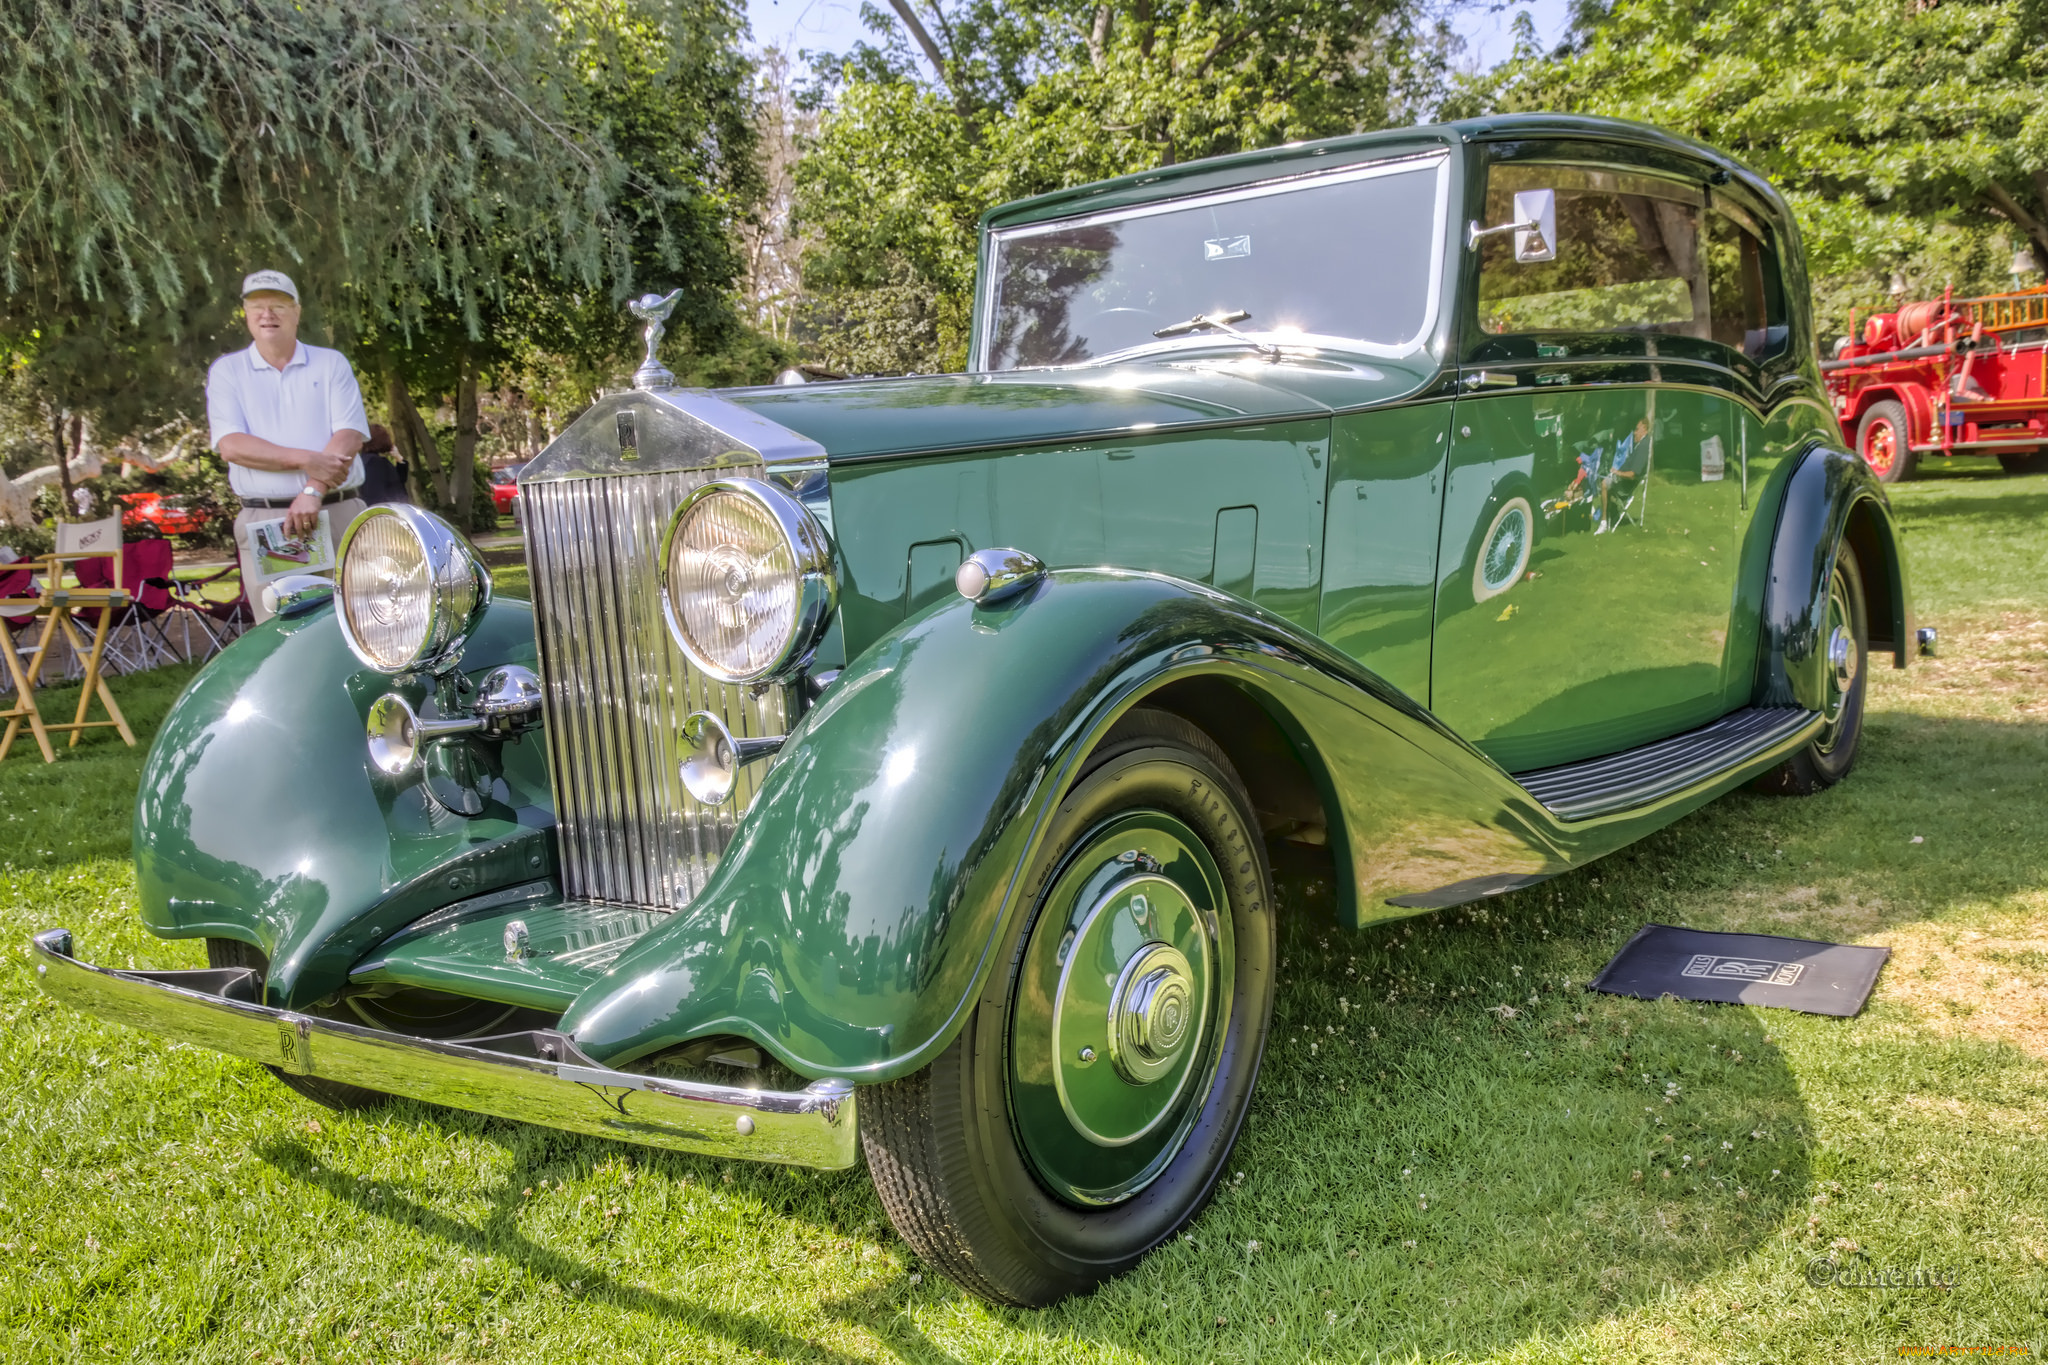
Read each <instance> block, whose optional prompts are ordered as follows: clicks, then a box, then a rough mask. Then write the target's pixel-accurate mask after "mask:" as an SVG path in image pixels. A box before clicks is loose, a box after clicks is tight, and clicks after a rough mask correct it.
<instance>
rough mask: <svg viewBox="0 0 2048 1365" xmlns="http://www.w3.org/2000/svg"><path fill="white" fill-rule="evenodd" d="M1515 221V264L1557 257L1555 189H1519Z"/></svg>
mask: <svg viewBox="0 0 2048 1365" xmlns="http://www.w3.org/2000/svg"><path fill="white" fill-rule="evenodd" d="M1515 222H1516V224H1517V226H1516V228H1515V264H1517V265H1536V264H1539V263H1541V262H1543V261H1554V260H1556V259H1557V191H1556V190H1519V191H1517V192H1516V194H1515ZM1524 225H1526V226H1524Z"/></svg>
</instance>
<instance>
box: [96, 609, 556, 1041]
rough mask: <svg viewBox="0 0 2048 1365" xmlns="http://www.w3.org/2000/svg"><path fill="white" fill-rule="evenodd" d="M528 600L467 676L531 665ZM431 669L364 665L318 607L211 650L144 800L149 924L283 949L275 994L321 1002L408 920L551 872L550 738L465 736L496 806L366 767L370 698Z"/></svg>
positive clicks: (168, 730) (414, 684) (273, 997)
mask: <svg viewBox="0 0 2048 1365" xmlns="http://www.w3.org/2000/svg"><path fill="white" fill-rule="evenodd" d="M534 657H535V649H534V640H533V614H532V610H531V609H530V608H529V607H528V606H527V604H526V603H524V602H519V601H512V600H500V601H497V602H494V603H493V604H492V605H491V607H490V609H489V610H488V611H487V612H486V613H485V615H484V618H483V620H482V622H481V623H480V624H479V626H478V628H477V630H476V632H475V633H474V634H473V635H472V637H471V639H470V643H469V645H468V646H467V648H466V650H465V652H464V655H463V668H464V671H465V672H467V673H469V674H471V676H472V677H476V676H481V674H482V673H483V672H485V671H487V670H489V669H491V668H493V667H496V666H497V665H499V664H504V663H521V664H525V665H526V666H528V667H533V666H534ZM394 690H395V691H398V692H400V693H403V694H405V695H406V696H407V698H408V699H409V700H410V701H412V702H413V703H414V704H415V705H416V706H417V705H420V704H422V703H423V702H424V701H425V699H426V696H427V692H428V690H429V689H428V685H427V684H426V683H424V682H420V681H411V682H407V683H403V684H401V683H399V682H398V681H397V680H395V679H392V678H390V677H387V676H385V675H384V674H382V673H377V672H373V671H370V670H367V669H364V668H363V667H362V665H361V664H360V663H358V662H357V660H356V658H355V656H354V655H352V654H350V653H349V651H348V647H347V646H346V645H345V644H343V642H342V638H341V631H340V628H339V626H338V625H337V623H336V621H335V615H334V610H333V609H332V608H327V607H323V608H320V609H317V610H316V611H314V612H313V613H311V614H309V615H306V616H300V617H294V618H290V619H286V618H282V617H280V618H277V619H274V620H272V621H269V622H266V623H265V624H263V625H260V626H256V627H253V628H252V629H251V630H250V631H249V632H248V633H247V634H246V635H244V636H243V637H242V638H241V639H240V640H238V641H236V642H235V644H234V645H233V646H232V647H230V648H229V649H227V650H226V651H224V652H223V653H222V654H221V655H220V656H219V657H218V658H217V659H215V660H214V661H213V662H212V663H211V664H209V665H208V666H207V667H206V669H205V670H204V671H203V672H201V673H200V675H199V676H198V677H197V678H196V679H194V680H193V682H192V685H191V686H190V687H188V688H187V689H186V690H185V693H184V695H183V696H181V697H179V698H178V701H177V703H176V704H175V705H174V706H173V707H172V708H171V713H170V715H168V716H167V717H165V719H164V723H163V725H162V726H161V727H160V728H159V729H158V731H157V736H156V741H155V743H153V744H152V745H151V746H150V750H149V757H148V758H147V759H146V760H145V762H144V764H143V771H142V784H141V794H140V797H139V799H138V801H137V803H136V807H135V825H134V848H135V870H136V885H137V890H138V892H139V894H140V897H141V901H142V919H143V922H144V923H145V924H146V925H147V926H148V927H149V928H150V929H151V930H152V931H153V932H155V933H157V934H159V935H162V936H163V937H166V938H226V939H236V940H239V941H241V942H244V943H250V944H254V945H255V946H256V947H258V948H260V949H262V950H263V952H264V953H265V954H266V955H267V956H268V957H269V958H270V972H269V975H268V979H267V982H266V989H267V991H268V995H269V1000H270V1003H272V1004H276V1005H286V1006H300V1005H306V1004H310V1003H312V1002H314V1001H316V1000H319V999H322V998H323V997H325V996H328V995H331V994H332V993H333V992H334V991H335V990H337V989H338V988H339V987H340V986H341V985H342V983H343V982H344V980H345V979H346V977H347V973H348V969H349V966H350V965H351V964H352V963H353V962H354V961H355V960H356V959H357V958H358V957H360V956H361V955H362V954H363V953H364V952H365V951H367V950H368V949H369V948H371V947H372V946H374V945H375V944H376V943H378V942H379V941H381V940H382V939H383V938H385V937H386V936H387V935H389V934H390V933H391V932H393V931H394V930H396V929H398V928H400V927H401V926H403V925H405V924H408V923H410V922H411V921H412V920H415V919H417V918H419V917H420V916H421V915H424V914H426V913H428V912H429V911H431V910H434V909H436V908H438V907H440V906H443V905H447V904H449V903H451V902H453V901H458V900H464V899H467V898H469V897H472V896H476V895H479V894H482V893H485V892H489V891H492V890H495V889H498V888H500V887H505V886H511V885H515V884H518V883H521V882H529V881H535V880H539V879H543V878H548V877H552V876H553V875H554V866H555V853H554V836H553V829H554V814H553V802H552V798H551V797H550V796H549V794H548V773H547V757H546V747H545V742H544V740H543V739H542V737H541V736H540V735H539V734H534V735H531V736H527V737H524V738H520V739H515V740H511V741H509V742H506V743H504V744H503V745H498V744H488V743H483V742H476V741H470V742H469V743H470V744H471V747H472V751H473V752H474V753H476V754H477V755H478V756H479V758H480V759H481V760H483V761H484V762H486V763H487V764H489V765H491V766H492V767H493V768H494V771H493V772H492V774H491V790H490V796H489V799H488V801H487V804H486V806H485V808H484V811H483V814H482V815H480V816H478V817H475V818H464V817H461V816H456V815H450V814H448V813H447V812H446V811H444V810H442V809H441V808H440V807H439V806H437V805H435V804H433V803H432V802H431V801H430V800H429V799H428V798H427V797H426V795H425V792H424V791H423V789H422V787H421V785H420V783H419V782H418V781H417V780H411V781H393V780H392V779H389V778H386V777H384V776H383V775H382V774H381V773H378V772H376V771H375V770H374V769H373V768H372V767H371V765H370V761H369V754H368V750H367V748H366V747H365V744H364V739H363V734H364V730H363V723H364V718H365V716H366V715H367V714H368V711H369V707H370V703H371V702H373V701H375V700H376V699H377V698H378V697H379V696H381V695H382V694H384V693H385V692H388V691H394Z"/></svg>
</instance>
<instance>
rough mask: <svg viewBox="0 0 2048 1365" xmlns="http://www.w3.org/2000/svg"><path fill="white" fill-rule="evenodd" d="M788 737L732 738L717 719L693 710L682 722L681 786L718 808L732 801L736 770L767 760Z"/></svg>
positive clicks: (699, 799) (738, 771) (737, 776)
mask: <svg viewBox="0 0 2048 1365" xmlns="http://www.w3.org/2000/svg"><path fill="white" fill-rule="evenodd" d="M788 738H789V736H788V735H769V736H767V737H765V738H762V739H734V738H733V737H732V731H730V730H728V729H726V728H725V722H724V721H722V720H720V719H719V718H718V717H717V716H715V715H713V714H711V712H709V711H693V712H691V713H690V714H689V715H688V716H686V717H685V718H684V719H683V733H682V752H683V761H682V763H681V765H680V771H681V774H682V779H683V786H684V787H686V788H688V789H689V792H690V795H692V796H694V797H696V798H697V800H698V801H700V802H702V803H703V804H704V805H707V806H722V805H724V804H725V803H726V802H727V801H729V800H731V799H732V788H733V784H734V783H735V782H737V781H738V780H739V775H740V769H741V768H744V767H746V766H747V765H748V764H749V763H753V762H755V761H756V760H759V759H763V758H767V757H768V756H769V755H770V754H773V753H774V752H775V751H776V750H778V749H780V748H781V747H782V742H783V741H784V740H786V739H788Z"/></svg>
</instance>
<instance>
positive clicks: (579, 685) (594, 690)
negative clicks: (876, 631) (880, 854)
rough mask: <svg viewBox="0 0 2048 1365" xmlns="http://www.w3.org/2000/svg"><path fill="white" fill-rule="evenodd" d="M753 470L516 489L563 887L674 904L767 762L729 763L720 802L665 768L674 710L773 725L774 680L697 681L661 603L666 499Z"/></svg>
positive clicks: (727, 831) (780, 723)
mask: <svg viewBox="0 0 2048 1365" xmlns="http://www.w3.org/2000/svg"><path fill="white" fill-rule="evenodd" d="M760 473H761V471H760V468H759V467H758V466H756V467H754V468H752V469H745V468H741V469H733V468H722V469H717V470H658V471H650V472H648V473H645V474H639V473H635V474H630V475H625V476H617V477H596V478H571V479H563V480H560V481H550V482H542V483H534V484H529V485H526V486H524V487H522V488H521V490H520V494H519V496H520V502H521V504H522V507H523V509H524V514H525V520H526V544H527V562H528V563H529V564H530V565H531V566H532V572H533V607H534V617H535V625H536V630H537V633H538V635H539V639H540V661H541V677H542V679H543V681H544V683H545V686H546V696H547V734H548V752H549V756H550V758H551V760H552V765H553V770H554V789H555V818H556V821H557V827H558V833H559V835H560V839H561V862H562V890H563V891H564V892H565V893H566V894H568V895H570V896H577V897H585V898H588V899H592V900H601V901H610V902H613V903H617V904H622V905H636V906H647V907H650V908H656V909H662V910H669V909H675V908H678V907H680V906H683V905H687V904H689V902H690V901H691V900H692V899H693V898H694V897H695V896H696V894H697V893H698V892H699V891H701V890H702V889H703V887H704V884H705V882H706V881H708V880H709V879H710V876H711V872H712V869H713V868H714V867H716V866H717V864H718V857H719V855H720V854H721V853H723V852H724V851H725V846H726V844H727V843H729V842H730V841H731V839H732V833H733V826H734V824H735V823H736V822H737V821H738V819H739V817H740V816H741V815H742V814H744V813H745V811H746V809H747V806H748V804H749V803H751V802H752V800H753V797H754V792H755V789H756V787H757V786H758V784H759V783H760V781H761V779H762V778H763V777H764V776H766V774H767V769H768V765H767V764H765V763H757V764H754V765H752V766H750V767H747V768H743V769H741V771H740V777H739V782H738V784H737V785H736V786H735V787H734V790H733V797H732V800H731V801H729V802H728V803H727V804H725V805H723V806H719V807H707V806H703V805H700V804H699V803H698V802H696V801H695V800H693V799H692V798H691V797H690V794H689V793H688V792H687V791H685V790H684V788H683V784H682V779H681V777H680V776H679V775H678V772H677V764H678V762H679V759H680V755H679V754H678V753H677V750H676V737H677V735H678V733H679V731H680V730H681V727H682V722H683V718H684V717H685V716H687V715H689V714H690V713H691V712H692V711H711V712H715V713H716V714H717V715H718V716H719V718H720V719H722V720H723V721H724V722H725V723H726V725H727V727H728V728H729V729H731V731H732V733H733V734H734V735H738V736H749V735H775V734H781V733H783V732H784V731H785V730H787V729H788V726H787V725H786V724H785V723H784V720H785V712H784V697H783V692H782V689H781V688H780V687H771V688H769V689H767V690H766V691H765V692H763V693H762V694H761V695H760V696H759V697H755V696H753V695H752V693H751V689H749V688H747V687H733V686H727V685H725V684H721V683H717V682H714V681H712V680H711V679H709V678H706V677H705V676H704V675H703V674H701V673H699V672H698V671H697V670H696V669H695V668H693V667H691V665H690V662H689V660H688V659H687V658H686V657H685V656H684V654H683V652H682V650H681V649H679V648H678V647H677V646H676V643H675V640H674V639H673V638H672V637H671V636H670V635H669V632H668V626H667V625H666V624H665V623H664V622H663V620H662V615H661V600H660V586H659V583H660V567H661V566H660V563H659V561H660V555H661V538H662V534H663V532H664V531H666V530H667V528H668V521H669V517H670V515H671V514H672V513H673V512H674V511H675V509H676V506H677V505H678V504H679V503H680V502H681V501H682V499H683V496H684V495H685V494H687V493H688V492H689V491H690V490H691V489H693V488H696V487H698V486H700V485H702V484H705V483H708V482H710V481H711V480H713V479H717V478H731V477H733V476H735V475H743V476H751V477H756V478H758V477H760Z"/></svg>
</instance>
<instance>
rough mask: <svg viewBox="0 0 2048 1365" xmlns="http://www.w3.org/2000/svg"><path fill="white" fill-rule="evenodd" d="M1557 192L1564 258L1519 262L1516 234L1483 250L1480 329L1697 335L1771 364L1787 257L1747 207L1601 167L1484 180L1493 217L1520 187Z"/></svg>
mask: <svg viewBox="0 0 2048 1365" xmlns="http://www.w3.org/2000/svg"><path fill="white" fill-rule="evenodd" d="M1537 189H1548V190H1552V191H1554V192H1555V193H1556V196H1557V242H1556V243H1555V245H1556V248H1557V259H1556V260H1553V261H1546V262H1541V263H1536V264H1528V265H1524V264H1520V263H1518V262H1516V260H1515V250H1514V238H1513V236H1512V234H1508V233H1502V234H1500V235H1498V236H1493V237H1488V238H1485V239H1483V240H1482V241H1481V242H1480V244H1479V305H1478V316H1479V326H1480V328H1481V330H1483V331H1485V332H1487V333H1489V334H1492V335H1495V336H1501V335H1509V334H1527V333H1541V332H1575V333H1580V334H1584V333H1589V332H1590V333H1599V332H1611V333H1623V334H1632V335H1643V334H1650V335H1660V336H1683V337H1692V338H1695V339H1697V340H1700V341H1712V342H1717V343H1719V344H1720V345H1723V346H1726V347H1728V348H1729V349H1731V350H1736V351H1740V352H1742V353H1743V354H1744V355H1746V356H1748V357H1749V358H1750V359H1752V360H1763V359H1765V358H1766V357H1769V356H1772V355H1775V354H1777V353H1778V352H1780V351H1782V350H1783V349H1784V348H1785V345H1786V342H1787V332H1786V326H1785V308H1784V291H1783V286H1782V284H1781V282H1780V280H1779V275H1778V262H1777V257H1776V256H1775V255H1774V254H1773V253H1772V251H1771V249H1770V247H1769V245H1768V244H1767V238H1766V235H1765V234H1764V232H1763V231H1762V230H1761V229H1759V227H1758V226H1757V224H1756V223H1755V222H1754V220H1752V219H1751V218H1750V216H1749V215H1748V214H1747V213H1745V212H1744V211H1743V210H1742V209H1740V208H1738V207H1736V206H1735V205H1733V204H1729V203H1727V202H1725V201H1723V200H1720V199H1718V198H1717V199H1716V200H1715V201H1714V202H1712V203H1709V201H1708V198H1707V194H1706V192H1705V191H1704V190H1703V189H1701V188H1700V187H1698V186H1695V185H1689V184H1686V183H1684V182H1682V181H1678V180H1667V179H1665V178H1663V177H1661V176H1654V175H1645V174H1642V173H1640V172H1636V171H1630V170H1621V169H1609V168H1605V167H1598V166H1584V165H1564V164H1544V163H1510V164H1506V165H1499V166H1495V167H1494V168H1493V170H1492V173H1491V174H1490V175H1489V176H1488V178H1487V184H1486V222H1487V223H1488V224H1489V225H1491V224H1495V223H1506V222H1509V221H1511V220H1512V218H1513V214H1514V204H1515V194H1516V192H1517V191H1520V190H1537Z"/></svg>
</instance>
